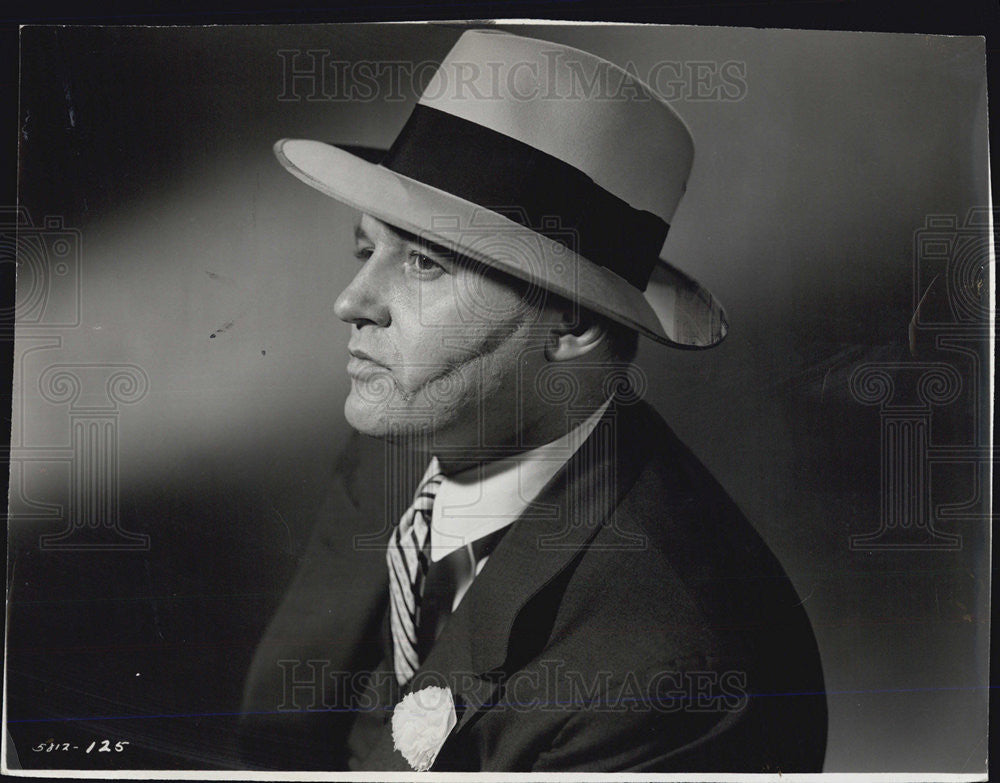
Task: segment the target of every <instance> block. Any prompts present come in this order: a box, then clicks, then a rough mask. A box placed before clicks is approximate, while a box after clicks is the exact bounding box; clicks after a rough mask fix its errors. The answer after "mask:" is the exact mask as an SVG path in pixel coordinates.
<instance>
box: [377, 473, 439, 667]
mask: <svg viewBox="0 0 1000 783" xmlns="http://www.w3.org/2000/svg"><path fill="white" fill-rule="evenodd" d="M442 478H443V475H442V474H441V473H436V474H434V475H433V476H431V477H430V478H428V479H427V480H426V481H425V482H424V483H423V484H421V485H420V489H418V490H417V494H416V497H414V499H413V505H411V506H410V508H409V509H407V511H406V513H405V514H403V516H402V518H401V519H400V520H399V524H398V525H396V529H395V530H394V531H393V533H392V536H391V538H390V539H389V547H388V549H387V550H386V562H387V563H388V566H389V612H390V624H391V628H392V650H393V653H392V654H393V664H394V665H395V669H396V679H397V680H398V681H399V684H400V685H406V683H408V682H409V681H410V679H411V678H412V677H413V675H414V674H415V673H416V671H417V669H418V668H419V667H420V657H419V655H418V653H417V647H418V645H417V627H418V625H419V623H420V602H421V598H422V597H423V593H424V581H425V579H426V577H427V568H428V566H429V564H430V548H431V536H430V530H431V510H432V509H433V508H434V496H435V495H436V494H437V491H438V487H440V486H441V480H442Z"/></svg>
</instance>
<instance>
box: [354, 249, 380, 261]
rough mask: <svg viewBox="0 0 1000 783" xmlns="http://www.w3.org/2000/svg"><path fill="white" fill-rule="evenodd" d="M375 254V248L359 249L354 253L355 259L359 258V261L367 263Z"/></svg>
mask: <svg viewBox="0 0 1000 783" xmlns="http://www.w3.org/2000/svg"><path fill="white" fill-rule="evenodd" d="M374 252H375V249H374V248H371V247H359V248H358V249H357V250H355V251H354V257H355V258H357V259H358V260H359V261H367V260H368V259H369V258H371V257H372V253H374Z"/></svg>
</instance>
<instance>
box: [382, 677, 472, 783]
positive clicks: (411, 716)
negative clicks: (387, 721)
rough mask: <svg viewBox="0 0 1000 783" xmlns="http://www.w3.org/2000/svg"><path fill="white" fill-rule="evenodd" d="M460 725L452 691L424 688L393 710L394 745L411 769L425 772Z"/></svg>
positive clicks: (409, 696) (407, 697) (408, 695)
mask: <svg viewBox="0 0 1000 783" xmlns="http://www.w3.org/2000/svg"><path fill="white" fill-rule="evenodd" d="M457 722H458V717H457V716H456V715H455V699H454V698H453V696H452V693H451V689H450V688H438V687H435V686H431V687H428V688H421V689H420V690H419V691H415V692H414V693H410V694H407V695H406V697H405V698H404V699H403V700H402V701H401V702H399V704H397V705H396V709H395V710H393V712H392V742H393V745H394V746H395V748H396V750H398V751H399V752H400V753H402V754H403V758H405V759H406V760H407V762H409V764H410V766H411V767H413V768H414V769H415V770H416V771H417V772H426V771H427V770H429V769H430V768H431V765H432V764H433V763H434V759H436V758H437V755H438V752H439V751H440V750H441V746H442V745H444V741H445V740H446V739H447V738H448V734H450V733H451V730H452V729H453V728H455V724H456V723H457Z"/></svg>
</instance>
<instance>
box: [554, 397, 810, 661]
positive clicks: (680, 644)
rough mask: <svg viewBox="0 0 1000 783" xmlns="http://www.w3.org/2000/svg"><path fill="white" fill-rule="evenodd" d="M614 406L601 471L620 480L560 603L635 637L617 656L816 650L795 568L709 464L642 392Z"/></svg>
mask: <svg viewBox="0 0 1000 783" xmlns="http://www.w3.org/2000/svg"><path fill="white" fill-rule="evenodd" d="M614 415H615V416H616V421H615V425H614V426H615V427H617V428H618V433H617V438H616V442H617V443H618V446H617V448H618V450H619V451H620V452H621V453H620V454H617V455H615V469H614V470H612V471H610V472H609V474H608V475H609V476H611V477H612V480H617V481H621V482H622V483H623V484H624V485H625V486H620V487H617V488H614V489H611V490H609V491H613V492H617V495H618V498H619V499H618V501H617V503H615V504H614V506H613V508H612V510H611V513H610V514H609V516H608V518H607V519H606V520H604V523H603V524H602V526H601V528H600V529H599V531H598V532H597V534H596V535H595V536H594V538H593V540H592V541H591V543H590V545H589V546H588V547H587V549H586V551H585V552H584V553H582V555H581V558H580V560H579V562H578V563H577V565H576V568H575V572H574V574H573V576H572V577H571V578H570V580H569V582H568V583H567V593H566V599H567V600H566V601H565V602H564V603H565V604H566V607H567V608H569V605H570V604H573V603H576V604H578V605H579V611H580V617H579V618H578V620H579V621H580V622H581V623H582V624H584V625H586V624H593V623H598V624H600V623H601V622H607V623H612V624H614V625H615V626H616V627H617V628H619V629H621V630H622V633H623V635H624V636H626V637H628V638H630V639H632V642H631V645H632V650H629V645H621V646H620V647H619V648H618V649H619V653H620V654H621V655H623V656H631V657H635V656H636V655H638V656H642V655H655V656H657V660H659V661H661V662H662V661H663V659H664V657H666V658H670V659H684V660H697V659H698V658H699V657H701V658H706V659H713V658H714V659H717V660H719V661H722V660H723V659H726V658H732V657H733V656H737V657H740V656H742V657H743V658H746V657H747V656H750V655H751V654H752V655H753V656H755V657H756V656H758V655H759V653H760V652H761V651H762V650H765V649H768V650H775V652H777V651H778V648H779V647H780V645H781V644H787V645H789V648H790V649H792V648H794V649H800V650H805V651H808V652H809V653H810V655H812V656H815V641H814V637H813V634H812V629H811V626H810V624H809V621H808V618H807V617H806V615H805V612H804V610H803V609H802V607H801V600H800V598H799V596H798V594H797V592H796V590H795V588H794V586H793V585H792V583H791V580H790V579H789V578H788V576H787V574H786V572H785V570H784V568H783V567H782V566H781V564H780V563H779V561H778V559H777V558H776V557H775V555H774V554H773V552H772V551H771V549H770V547H769V546H768V545H767V544H766V542H765V541H764V540H763V538H762V537H761V536H760V534H759V533H758V532H757V530H756V529H755V527H754V526H753V525H752V524H751V522H750V521H749V520H748V519H747V517H746V516H745V515H744V514H743V513H742V512H741V510H740V509H739V507H738V505H737V504H736V503H735V502H734V501H733V499H732V498H731V497H730V496H729V494H728V493H727V492H726V491H725V489H724V488H723V487H722V486H721V484H720V483H719V482H718V481H717V480H716V479H715V477H714V476H713V475H712V474H711V472H710V471H709V470H708V469H707V468H706V467H705V465H704V464H703V463H702V462H701V461H700V460H699V459H698V458H697V457H696V456H695V455H694V453H693V452H692V451H691V449H689V448H688V447H687V446H686V445H685V444H684V443H683V442H682V441H681V440H680V439H679V438H678V437H677V435H676V434H675V433H674V432H673V430H672V429H671V428H670V427H669V426H668V425H667V423H666V422H665V421H664V420H663V418H662V417H661V416H660V415H659V414H658V413H657V412H656V411H655V410H654V409H653V408H652V407H651V406H649V405H648V404H646V403H641V402H640V403H637V404H634V405H631V406H627V407H626V406H620V407H618V409H617V411H616V412H615V414H614ZM599 616H602V617H603V619H596V618H598V617H599ZM588 617H589V618H591V619H590V620H589V621H588V620H587V619H586V618H588ZM633 652H634V655H633Z"/></svg>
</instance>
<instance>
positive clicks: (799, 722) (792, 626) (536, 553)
mask: <svg viewBox="0 0 1000 783" xmlns="http://www.w3.org/2000/svg"><path fill="white" fill-rule="evenodd" d="M365 440H367V439H365ZM370 445H371V444H370V443H369V447H368V452H369V455H374V457H375V460H376V461H375V463H374V464H375V465H376V466H378V465H381V466H386V465H390V466H391V460H388V461H387V460H386V456H385V451H384V447H383V446H377V447H376V448H375V449H374V450H372V449H371V448H370ZM365 460H366V457H365V456H364V455H363V454H361V453H358V452H354V453H352V454H351V455H350V456H349V457H348V458H347V460H345V463H344V464H343V465H342V466H341V468H342V471H341V472H342V474H343V480H342V481H340V482H338V483H337V485H336V486H335V488H334V491H333V493H332V496H331V498H330V500H329V501H328V503H327V505H326V506H325V508H324V510H323V511H322V513H321V514H320V519H319V523H318V525H317V528H316V532H315V534H314V537H313V539H312V541H311V543H310V545H309V547H308V552H307V555H306V557H305V561H304V563H303V565H302V567H301V570H300V572H299V573H298V575H297V577H296V579H295V581H294V583H293V584H292V586H291V588H290V589H289V592H288V594H287V596H286V598H285V601H284V603H283V605H282V606H281V608H280V609H279V611H278V612H277V615H276V616H275V618H274V620H273V621H272V623H271V625H270V627H269V629H268V632H267V634H266V636H265V638H264V640H263V641H262V642H261V644H260V647H259V648H258V650H257V653H256V656H255V658H254V662H253V665H252V668H251V671H250V674H249V676H248V680H247V686H246V692H245V701H244V712H245V715H244V719H243V734H242V741H243V747H244V750H245V751H246V758H247V761H248V763H249V764H250V765H253V766H262V767H270V768H285V769H346V768H348V766H350V768H354V769H371V770H382V769H388V770H408V769H409V766H408V765H407V763H406V761H405V760H404V759H403V757H402V756H401V755H400V753H399V752H398V751H395V750H394V749H393V742H392V736H391V730H390V723H389V721H390V717H391V714H392V708H393V705H394V704H395V703H396V701H397V700H398V699H399V698H400V696H401V694H400V692H399V689H398V688H397V687H395V682H394V680H393V678H392V676H391V656H390V655H389V652H390V649H391V648H390V644H391V642H390V640H389V634H388V631H387V625H386V615H387V606H388V601H387V590H388V588H387V584H388V581H387V576H386V566H385V559H384V549H383V548H382V545H383V543H384V541H385V538H386V537H387V535H388V532H389V528H390V526H391V524H392V521H393V519H394V518H393V517H391V516H388V515H390V514H391V515H397V514H398V512H400V511H401V509H402V508H405V505H406V503H408V502H409V499H410V497H409V495H407V496H406V498H405V502H403V503H402V505H401V506H400V505H398V504H397V506H396V507H393V508H390V509H387V507H386V503H385V498H386V496H385V495H384V493H383V490H384V485H383V484H382V482H381V481H379V480H373V479H372V475H371V473H369V472H368V469H366V468H365V469H362V468H361V467H359V466H362V465H363V463H364V462H365ZM390 470H391V467H390ZM413 472H415V471H413ZM379 473H380V471H379V470H378V469H377V468H376V470H375V474H376V477H378V475H379ZM381 477H382V478H385V476H384V473H383V474H382V476H381ZM395 483H397V484H398V483H399V482H398V481H396V482H395ZM412 491H413V488H412V486H407V487H406V488H405V489H401V492H408V493H412ZM395 518H398V516H397V517H395ZM358 536H361V538H360V539H359V538H358ZM309 661H312V662H313V663H312V664H309V663H308V662H309ZM296 683H298V684H297V685H296ZM430 684H439V685H448V686H449V687H451V688H452V691H453V692H454V693H455V696H456V701H457V704H458V724H457V726H456V727H455V729H454V730H453V731H452V732H451V734H450V735H449V737H448V739H447V741H446V742H445V744H444V746H443V747H442V749H441V751H440V754H439V755H438V757H437V760H436V762H435V764H434V767H433V769H434V770H472V771H479V770H483V771H501V770H510V771H618V770H629V771H682V772H701V771H706V772H730V771H735V772H777V771H781V772H798V771H820V770H821V768H822V762H823V756H824V751H825V746H826V730H827V715H826V700H825V695H824V688H823V675H822V669H821V666H820V659H819V654H818V651H817V647H816V642H815V638H814V636H813V632H812V629H811V627H810V624H809V621H808V619H807V617H806V614H805V612H804V610H803V609H802V607H801V602H800V600H799V597H798V596H797V595H796V592H795V590H794V589H793V587H792V586H791V584H790V582H789V581H788V578H787V576H786V575H785V573H784V571H783V570H782V568H781V566H780V565H779V564H778V562H777V560H776V559H775V557H774V555H773V554H772V553H771V552H770V550H769V549H768V548H767V546H766V545H765V544H764V542H763V541H762V540H761V538H760V537H759V536H758V535H757V533H756V532H755V531H754V530H753V528H752V527H751V526H750V524H749V523H748V522H747V520H746V519H745V518H744V516H743V515H742V514H741V513H740V511H739V510H738V509H737V508H736V506H735V505H734V504H733V502H732V501H731V500H730V499H729V498H728V497H727V495H726V493H725V492H724V491H723V490H722V488H721V487H720V486H719V485H718V483H717V482H716V481H715V480H714V479H713V478H712V477H711V476H710V475H709V474H708V472H707V471H706V470H705V468H704V467H703V466H702V465H701V464H700V463H699V462H698V460H697V459H696V458H695V457H694V456H693V455H692V454H691V453H690V451H689V450H688V449H687V448H686V447H685V446H684V445H683V444H682V443H681V442H680V441H679V440H678V439H677V437H676V436H675V435H674V434H673V432H672V431H671V430H670V429H669V428H668V427H667V425H666V424H665V423H664V422H663V420H662V418H660V416H659V415H658V414H657V413H656V412H655V411H653V409H652V408H651V407H649V406H648V405H646V404H645V403H638V404H634V405H621V404H613V405H612V406H610V407H609V409H608V411H607V413H606V414H605V416H604V418H603V419H602V420H601V422H600V424H599V426H598V427H597V429H595V431H594V433H593V434H592V435H591V436H590V437H589V438H588V440H587V441H586V442H585V443H584V444H583V446H582V447H581V448H580V450H579V451H578V452H577V453H576V454H575V455H574V456H573V458H572V459H570V461H569V462H568V463H567V465H566V466H565V467H564V469H563V470H562V471H561V472H560V473H559V474H558V475H557V476H556V478H555V479H554V480H553V481H552V482H551V483H550V484H549V486H548V487H546V489H545V490H544V491H543V493H542V494H541V496H539V497H538V498H537V499H536V500H535V501H534V502H533V503H532V504H531V506H530V507H529V509H528V510H527V511H526V512H525V514H524V515H523V516H522V517H521V518H520V519H518V520H517V521H516V522H515V523H514V524H513V525H512V526H511V527H510V528H509V530H508V532H507V533H506V534H505V535H504V537H503V538H502V539H501V541H500V543H499V545H498V546H497V548H496V550H495V551H494V552H493V555H492V557H491V558H490V559H489V561H488V562H487V564H486V566H485V568H484V569H483V571H482V572H481V573H480V575H479V576H478V577H477V578H476V580H475V582H473V585H472V587H471V588H470V590H469V592H468V593H467V594H466V596H465V597H464V599H463V601H462V603H461V604H460V605H459V607H458V609H457V610H456V612H455V613H454V615H452V617H451V618H450V620H449V621H448V623H447V625H446V626H445V628H444V631H443V632H442V634H441V636H440V637H439V638H438V640H437V642H436V643H435V645H434V647H433V649H432V650H431V652H430V654H429V655H428V657H427V659H426V660H425V661H424V663H423V665H422V667H421V670H420V671H419V672H418V674H417V676H416V677H415V680H414V686H415V687H416V688H419V687H423V686H424V685H430Z"/></svg>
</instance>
